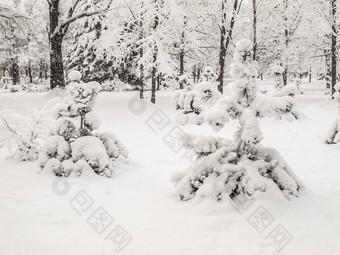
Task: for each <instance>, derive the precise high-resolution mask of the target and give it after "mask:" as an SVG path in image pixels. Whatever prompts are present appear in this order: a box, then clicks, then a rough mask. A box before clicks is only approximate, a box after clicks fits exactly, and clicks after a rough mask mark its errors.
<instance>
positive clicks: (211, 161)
mask: <svg viewBox="0 0 340 255" xmlns="http://www.w3.org/2000/svg"><path fill="white" fill-rule="evenodd" d="M251 49H252V42H251V41H249V40H241V41H239V42H238V43H237V44H236V51H235V55H234V63H233V64H232V65H231V70H230V74H231V76H232V77H233V78H234V80H235V82H234V84H233V94H232V95H228V96H225V97H223V98H222V99H220V100H219V101H218V102H217V103H216V104H215V106H213V107H212V109H211V110H210V111H209V113H208V114H207V115H206V121H207V122H208V123H209V124H210V125H211V126H212V127H213V128H214V129H215V130H216V131H218V130H220V129H221V128H222V127H223V126H224V125H225V123H226V122H228V121H229V120H230V119H236V120H238V121H239V123H240V127H239V129H238V130H237V132H236V133H235V135H234V140H233V141H228V140H225V139H223V138H214V137H198V138H195V137H191V138H190V139H186V140H185V142H184V144H185V145H186V147H188V148H190V149H192V150H193V151H194V152H195V153H196V155H197V161H196V162H195V163H194V164H193V165H191V166H190V167H189V168H188V169H187V170H186V171H185V172H183V173H180V174H178V175H176V176H175V177H174V178H173V181H174V182H175V185H176V191H177V193H178V195H179V196H180V197H181V199H183V200H188V199H192V198H194V197H196V198H197V197H211V198H214V199H217V200H220V199H225V198H227V199H228V198H231V199H234V198H236V197H239V196H241V197H243V198H245V197H248V198H249V197H252V196H254V195H255V194H256V193H257V192H275V190H276V191H281V192H282V193H283V194H284V195H285V196H286V197H287V198H289V197H291V196H295V197H296V196H298V194H299V190H300V188H301V187H302V184H301V183H300V181H299V180H298V178H297V177H296V176H295V174H294V173H293V172H292V170H291V169H290V167H289V166H288V165H287V163H286V162H285V160H284V159H283V158H282V157H281V156H280V154H279V153H278V152H277V151H276V150H274V149H271V148H264V147H262V145H261V140H262V138H263V137H262V133H261V130H260V127H259V123H258V121H257V118H256V116H257V115H258V112H257V110H255V108H256V107H254V104H256V101H257V100H259V99H258V98H257V94H258V92H257V85H256V80H255V79H256V77H257V70H256V68H255V65H254V63H253V61H251ZM274 99H280V98H274ZM267 103H268V102H267ZM271 103H273V101H271ZM276 106H277V105H276V104H275V103H273V106H272V108H271V109H267V111H269V112H270V111H277V108H276ZM282 106H283V105H282ZM285 107H289V102H287V103H286V105H285ZM264 112H265V111H264ZM269 112H267V113H269ZM278 112H280V110H279V111H278Z"/></svg>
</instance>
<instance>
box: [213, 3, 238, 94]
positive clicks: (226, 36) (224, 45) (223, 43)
mask: <svg viewBox="0 0 340 255" xmlns="http://www.w3.org/2000/svg"><path fill="white" fill-rule="evenodd" d="M226 3H227V2H226V0H222V12H223V15H222V25H221V40H220V57H219V65H220V73H219V76H218V79H217V80H218V82H219V85H218V90H219V91H220V92H221V93H222V94H223V77H224V67H225V57H226V55H227V50H228V47H229V43H230V40H231V37H232V34H233V30H234V26H235V21H236V15H237V14H238V11H239V10H240V6H238V0H234V5H233V13H232V15H231V20H230V25H229V30H228V33H227V31H226V28H225V21H226V19H227V16H226V15H227V14H226V7H227V6H226Z"/></svg>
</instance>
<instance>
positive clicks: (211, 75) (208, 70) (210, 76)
mask: <svg viewBox="0 0 340 255" xmlns="http://www.w3.org/2000/svg"><path fill="white" fill-rule="evenodd" d="M203 77H204V78H203V81H210V82H213V81H216V74H215V72H214V70H213V68H212V67H211V66H206V67H205V69H204V72H203Z"/></svg>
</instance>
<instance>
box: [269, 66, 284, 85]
mask: <svg viewBox="0 0 340 255" xmlns="http://www.w3.org/2000/svg"><path fill="white" fill-rule="evenodd" d="M272 72H273V74H274V76H275V88H276V89H278V90H279V89H282V88H283V87H284V84H283V73H284V72H285V69H284V68H283V67H282V66H280V65H275V66H273V67H272Z"/></svg>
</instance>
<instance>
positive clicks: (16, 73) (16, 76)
mask: <svg viewBox="0 0 340 255" xmlns="http://www.w3.org/2000/svg"><path fill="white" fill-rule="evenodd" d="M11 76H12V79H13V80H12V81H13V85H16V84H19V83H20V73H19V66H18V61H17V60H16V59H13V60H12V66H11Z"/></svg>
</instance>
